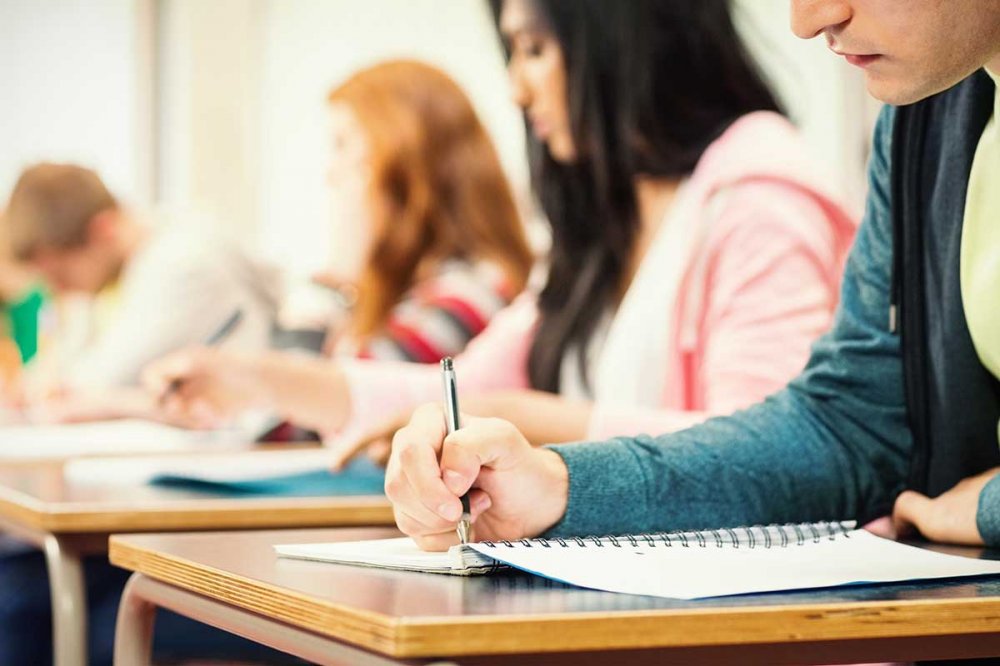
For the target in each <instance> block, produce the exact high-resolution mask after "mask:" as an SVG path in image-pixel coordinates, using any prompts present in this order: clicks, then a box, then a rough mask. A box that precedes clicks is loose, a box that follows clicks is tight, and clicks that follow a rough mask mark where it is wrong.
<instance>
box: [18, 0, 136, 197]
mask: <svg viewBox="0 0 1000 666" xmlns="http://www.w3.org/2000/svg"><path fill="white" fill-rule="evenodd" d="M147 8H148V3H147V2H146V1H145V0H103V1H102V2H82V1H81V0H0V91H2V93H0V201H2V200H4V199H6V196H7V193H9V192H10V190H11V188H12V187H13V185H14V182H15V181H16V179H17V177H18V175H19V173H20V172H21V170H22V169H23V168H24V167H25V166H27V165H29V164H31V163H33V162H36V161H39V160H59V161H77V162H82V163H85V164H88V165H91V166H93V167H95V168H97V169H98V170H99V171H100V172H101V173H102V174H103V175H104V176H105V178H106V180H107V182H108V184H109V186H110V187H111V188H113V189H114V190H115V191H116V192H117V193H119V194H120V195H121V196H123V197H125V198H128V199H131V198H145V197H148V195H149V193H150V190H149V183H150V182H151V181H150V174H151V168H152V161H151V160H150V159H149V158H150V157H151V155H150V154H149V151H148V146H149V144H148V137H147V136H141V135H142V133H144V132H148V124H147V123H146V122H145V121H144V120H143V119H141V118H140V114H142V112H143V110H144V109H146V108H148V107H146V106H145V105H146V104H148V101H149V100H148V97H147V94H146V91H147V88H146V86H147V85H148V83H149V77H148V76H146V75H145V73H144V72H141V71H140V68H141V67H142V66H144V65H146V64H148V61H147V60H145V59H144V54H145V49H144V47H143V45H142V44H141V43H140V41H141V40H142V38H143V30H144V26H145V25H146V24H145V23H144V20H145V19H146V18H147V14H146V10H147ZM144 115H145V116H148V113H146V114H144ZM143 148H146V149H147V150H145V151H143Z"/></svg>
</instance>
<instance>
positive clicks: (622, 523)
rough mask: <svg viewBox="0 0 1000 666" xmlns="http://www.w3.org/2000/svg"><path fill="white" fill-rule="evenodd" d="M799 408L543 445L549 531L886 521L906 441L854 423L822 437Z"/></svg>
mask: <svg viewBox="0 0 1000 666" xmlns="http://www.w3.org/2000/svg"><path fill="white" fill-rule="evenodd" d="M808 401H809V399H808V398H804V397H802V396H799V395H796V394H795V393H794V392H793V391H785V392H783V393H781V394H779V395H778V396H776V397H775V398H774V399H772V400H769V401H768V402H767V403H764V404H762V405H758V406H756V407H754V408H751V409H749V410H746V411H745V412H742V413H740V414H738V415H736V416H733V417H724V418H718V419H713V420H711V421H708V422H707V423H705V424H703V425H701V426H698V427H696V428H692V429H690V430H686V431H683V432H680V433H675V434H673V435H668V436H664V437H660V438H656V439H654V438H650V437H637V438H628V439H626V438H621V439H617V440H612V442H607V443H598V444H594V443H585V444H577V445H572V446H557V447H553V449H554V450H555V451H556V452H557V453H559V454H560V455H561V456H562V457H563V459H564V460H565V462H566V465H567V468H568V470H569V478H570V483H569V487H570V492H569V499H568V504H567V507H566V513H565V515H564V517H563V520H562V521H561V522H560V523H559V524H557V525H556V526H555V527H554V528H553V533H555V534H585V533H586V534H590V533H604V532H612V533H614V532H618V533H621V532H655V531H667V530H674V529H689V528H705V527H723V526H736V525H746V524H766V523H774V522H798V521H804V520H840V519H845V518H857V519H859V520H867V519H870V518H873V517H876V516H877V515H878V514H880V513H884V512H887V511H888V510H889V508H890V507H891V502H892V498H893V497H894V496H895V494H896V493H898V492H899V490H900V489H901V488H902V486H903V483H904V480H905V475H906V469H907V462H906V461H907V459H908V458H907V456H908V454H909V439H908V438H904V441H898V442H891V441H881V442H877V441H876V440H874V439H873V438H872V433H871V432H865V427H864V424H862V423H856V422H845V423H842V424H841V426H840V427H839V428H838V430H837V432H834V431H833V430H831V429H830V428H829V426H828V425H827V424H826V423H824V422H823V421H822V420H820V419H819V418H817V417H816V415H815V412H814V407H811V406H809V405H808ZM612 508H613V510H612Z"/></svg>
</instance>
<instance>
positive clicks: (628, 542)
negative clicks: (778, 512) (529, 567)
mask: <svg viewBox="0 0 1000 666" xmlns="http://www.w3.org/2000/svg"><path fill="white" fill-rule="evenodd" d="M854 528H855V523H854V521H846V520H845V521H824V522H818V523H787V524H784V525H778V524H772V525H753V526H750V527H737V528H723V529H717V530H703V531H697V532H659V533H654V534H625V535H621V536H611V535H608V536H585V537H566V538H562V537H553V538H542V537H539V538H535V539H518V540H517V541H516V542H515V541H508V540H506V539H503V540H499V541H484V542H483V544H484V545H485V546H487V547H489V548H500V547H501V546H502V547H506V548H514V547H515V544H520V545H522V546H524V547H526V548H535V547H538V548H572V547H577V548H588V547H596V548H607V547H611V548H623V547H630V548H638V547H640V546H644V547H648V548H656V547H667V548H674V547H679V548H691V547H692V546H693V547H697V548H708V547H709V546H711V545H714V546H715V547H716V548H727V547H728V548H787V547H789V546H804V545H805V544H807V543H810V542H811V543H819V542H821V541H822V540H823V539H828V540H834V539H837V538H845V539H848V538H850V531H851V530H853V529H854Z"/></svg>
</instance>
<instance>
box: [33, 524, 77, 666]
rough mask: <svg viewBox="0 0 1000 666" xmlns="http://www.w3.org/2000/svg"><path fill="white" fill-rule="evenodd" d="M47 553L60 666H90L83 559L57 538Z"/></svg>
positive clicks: (55, 650) (54, 643)
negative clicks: (88, 664)
mask: <svg viewBox="0 0 1000 666" xmlns="http://www.w3.org/2000/svg"><path fill="white" fill-rule="evenodd" d="M43 550H44V551H45V562H46V564H47V566H48V569H49V589H50V590H51V596H52V647H53V654H54V656H55V664H56V666H86V663H87V593H86V587H84V583H83V563H82V562H81V561H80V557H79V555H77V553H76V552H75V551H74V550H73V549H72V548H68V547H67V546H66V544H65V543H64V542H63V541H62V540H61V539H60V538H59V537H58V536H56V535H54V534H48V535H46V536H45V539H44V544H43Z"/></svg>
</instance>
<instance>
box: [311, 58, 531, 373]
mask: <svg viewBox="0 0 1000 666" xmlns="http://www.w3.org/2000/svg"><path fill="white" fill-rule="evenodd" d="M329 103H330V123H331V130H332V132H331V133H332V150H331V157H330V168H329V174H328V176H329V177H328V180H329V185H330V189H331V194H332V197H333V204H334V206H333V208H334V215H333V224H334V227H335V233H334V236H335V238H336V239H338V241H340V242H341V243H343V244H344V245H347V247H338V248H335V252H336V253H337V268H336V269H335V270H334V272H333V273H332V275H333V276H334V279H335V281H336V282H337V286H338V287H339V288H340V290H341V292H342V293H344V294H346V295H347V298H346V299H345V300H346V301H347V302H348V303H349V305H350V306H351V311H350V313H349V316H348V317H346V318H344V319H343V322H342V325H341V326H340V327H338V330H337V331H336V332H335V343H334V344H333V345H332V348H333V350H334V351H335V352H337V353H340V354H349V355H352V356H360V357H363V358H379V359H398V360H406V361H416V362H421V363H432V362H436V361H438V360H439V359H440V358H442V357H443V356H447V355H451V354H455V353H457V352H459V351H461V350H462V349H463V348H464V347H465V344H466V343H467V342H468V341H469V340H470V339H472V338H473V337H474V336H476V335H477V334H478V333H479V332H480V331H481V330H482V329H483V328H485V326H486V324H487V323H488V322H489V320H490V318H491V317H492V316H493V314H494V313H496V312H497V311H499V310H500V309H502V308H503V307H504V305H506V304H507V303H508V302H509V301H510V300H511V299H512V298H513V297H514V296H515V295H517V294H518V293H519V292H520V291H521V289H522V288H523V287H524V283H525V280H526V278H527V274H528V271H529V270H530V267H531V263H532V256H531V252H530V251H529V249H528V245H527V243H526V241H525V237H524V232H523V229H522V226H521V222H520V219H519V217H518V212H517V208H516V206H515V203H514V198H513V196H512V194H511V190H510V186H509V184H508V182H507V180H506V178H505V177H504V173H503V171H502V169H501V167H500V161H499V159H498V158H497V154H496V151H495V150H494V148H493V145H492V143H491V142H490V139H489V137H488V136H487V134H486V131H485V129H484V128H483V126H482V124H481V123H480V121H479V119H478V118H477V116H476V113H475V111H474V110H473V108H472V105H471V103H470V102H469V100H468V98H467V97H466V96H465V94H464V93H463V92H462V90H461V89H460V88H459V87H458V85H457V84H455V82H454V81H452V80H451V79H450V78H449V77H448V76H446V75H445V74H444V73H443V72H441V71H440V70H438V69H435V68H434V67H431V66H429V65H425V64H422V63H419V62H414V61H405V60H398V61H391V62H385V63H382V64H378V65H375V66H373V67H370V68H368V69H365V70H363V71H360V72H358V73H356V74H354V75H353V76H352V77H351V78H350V79H348V80H347V81H346V82H344V83H343V84H341V85H339V86H337V87H336V88H334V90H333V91H332V92H331V93H330V96H329Z"/></svg>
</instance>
